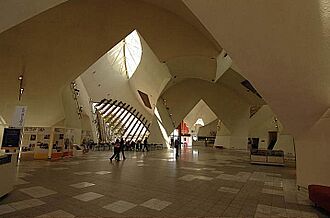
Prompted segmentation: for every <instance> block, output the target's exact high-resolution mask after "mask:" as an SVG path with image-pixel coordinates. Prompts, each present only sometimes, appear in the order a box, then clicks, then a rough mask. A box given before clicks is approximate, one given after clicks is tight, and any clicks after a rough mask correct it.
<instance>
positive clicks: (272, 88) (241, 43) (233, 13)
mask: <svg viewBox="0 0 330 218" xmlns="http://www.w3.org/2000/svg"><path fill="white" fill-rule="evenodd" d="M184 2H185V3H186V5H187V6H188V7H189V8H190V9H191V10H192V11H193V13H194V14H195V15H196V16H197V17H198V18H199V19H200V21H201V22H202V23H203V24H204V26H205V27H206V28H207V29H208V30H209V31H210V32H211V34H212V35H213V36H214V38H215V39H216V40H217V41H218V42H219V43H220V44H221V45H222V46H223V47H224V48H225V49H226V51H227V52H228V53H229V55H230V57H231V58H232V59H233V60H234V62H235V63H236V64H237V66H238V67H239V68H240V69H241V73H242V74H243V75H244V76H245V77H246V78H247V79H248V80H249V81H250V82H251V83H252V84H253V85H254V86H255V88H256V89H257V90H258V91H259V93H260V94H261V95H262V96H263V97H264V99H265V100H266V101H267V102H268V104H269V105H270V107H271V108H272V109H273V111H274V112H275V113H276V114H277V115H278V118H279V119H280V120H281V121H282V123H283V125H284V126H285V127H286V128H287V130H288V131H290V133H291V134H292V135H293V136H294V137H295V139H296V140H295V141H296V150H297V183H298V184H302V185H303V186H307V185H308V184H312V183H322V184H326V185H330V173H328V172H329V170H328V169H327V168H326V167H325V166H329V158H328V156H329V154H330V149H329V146H328V145H329V138H328V136H326V135H329V134H326V132H327V133H329V132H330V127H329V125H328V121H326V120H324V119H321V120H320V117H321V116H322V115H323V114H324V113H325V111H326V110H327V109H328V108H329V106H330V86H329V84H330V74H329V71H330V65H329V61H328V60H329V57H330V50H329V44H330V28H329V26H330V20H329V19H328V18H329V14H330V13H329V10H327V8H328V7H329V6H330V3H329V2H328V1H310V0H292V1H276V0H273V1H262V2H261V1H258V0H254V1H232V0H223V1H212V0H205V1H197V0H185V1H184ZM308 51H312V52H308ZM299 156H300V157H299Z"/></svg>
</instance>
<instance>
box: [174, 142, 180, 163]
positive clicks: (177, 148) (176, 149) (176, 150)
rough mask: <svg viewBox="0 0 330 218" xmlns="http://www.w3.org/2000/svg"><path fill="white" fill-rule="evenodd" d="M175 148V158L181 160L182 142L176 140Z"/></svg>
mask: <svg viewBox="0 0 330 218" xmlns="http://www.w3.org/2000/svg"><path fill="white" fill-rule="evenodd" d="M174 147H175V158H176V159H178V158H179V147H180V142H179V140H178V139H175V141H174Z"/></svg>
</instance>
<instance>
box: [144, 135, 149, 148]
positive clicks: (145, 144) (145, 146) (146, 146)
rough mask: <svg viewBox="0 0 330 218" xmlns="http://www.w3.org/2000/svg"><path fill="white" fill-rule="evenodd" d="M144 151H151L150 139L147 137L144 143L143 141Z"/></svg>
mask: <svg viewBox="0 0 330 218" xmlns="http://www.w3.org/2000/svg"><path fill="white" fill-rule="evenodd" d="M143 146H144V147H143V151H144V149H146V150H147V151H149V149H148V138H147V137H146V138H145V139H144V141H143Z"/></svg>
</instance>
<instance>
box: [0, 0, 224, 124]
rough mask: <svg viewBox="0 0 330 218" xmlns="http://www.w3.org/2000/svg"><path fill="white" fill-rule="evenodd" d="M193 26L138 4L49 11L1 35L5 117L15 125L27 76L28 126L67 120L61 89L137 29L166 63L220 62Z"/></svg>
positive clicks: (102, 0) (74, 2)
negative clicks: (182, 60) (14, 113)
mask: <svg viewBox="0 0 330 218" xmlns="http://www.w3.org/2000/svg"><path fill="white" fill-rule="evenodd" d="M186 10H187V9H186ZM87 12H88V13H87ZM87 14H88V16H87ZM194 23H196V22H193V23H191V22H187V21H186V19H184V18H182V17H180V16H178V15H177V14H175V13H172V12H170V11H169V10H167V9H164V8H161V7H159V6H157V5H155V4H149V3H147V2H144V1H136V0H128V1H115V0H112V1H109V0H98V1H80V0H71V1H67V2H65V3H63V4H60V5H58V6H57V7H54V8H52V9H50V10H47V11H45V12H43V13H41V14H39V15H37V16H35V17H32V18H31V19H28V20H26V21H25V22H23V23H21V24H19V25H17V26H15V27H13V28H11V29H9V30H7V31H5V32H3V33H1V34H0V66H1V67H0V75H1V78H2V79H1V82H0V100H1V101H2V102H6V103H5V104H1V105H0V113H1V114H3V116H4V117H5V119H6V120H9V119H10V117H11V113H12V111H13V107H14V106H15V105H16V104H17V103H18V102H17V92H18V87H17V86H18V81H17V78H18V76H19V75H20V74H21V73H22V72H24V88H25V91H24V95H23V100H22V102H21V104H24V105H27V106H28V108H29V113H28V114H27V120H26V124H27V125H38V126H40V125H41V126H43V125H52V124H53V123H55V122H57V121H58V120H61V119H63V110H62V106H61V99H60V97H59V92H60V90H61V88H62V87H64V86H65V85H67V84H69V82H71V81H72V80H74V79H75V78H76V77H77V76H78V75H80V74H81V73H82V72H84V71H85V70H86V69H87V68H88V67H89V66H90V65H92V64H93V63H94V62H95V61H96V60H97V59H98V58H99V57H101V56H102V55H103V54H104V53H106V52H107V51H108V50H109V49H110V48H111V47H113V46H114V45H115V44H116V43H117V42H119V41H120V40H121V39H123V38H124V37H125V36H126V35H127V34H128V33H130V32H131V31H132V30H134V29H137V30H138V31H139V32H140V33H141V35H143V37H144V39H145V40H146V41H147V42H148V44H149V46H150V47H151V48H152V50H153V51H154V53H155V54H156V56H157V57H158V58H159V60H161V61H165V62H166V61H167V60H169V59H174V58H176V57H185V56H205V57H209V58H211V57H216V56H217V55H218V53H219V52H220V51H219V46H218V45H217V44H215V43H214V41H212V40H210V37H209V36H206V35H205V32H201V25H200V24H199V27H197V26H194ZM196 24H198V23H196ZM210 61H211V59H210ZM191 64H192V65H194V62H193V61H192V62H191ZM49 99H52V100H51V101H50V100H49ZM45 102H47V104H45ZM37 111H38V113H36V112H37ZM50 114H51V116H50Z"/></svg>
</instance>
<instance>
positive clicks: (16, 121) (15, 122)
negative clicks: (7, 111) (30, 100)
mask: <svg viewBox="0 0 330 218" xmlns="http://www.w3.org/2000/svg"><path fill="white" fill-rule="evenodd" d="M26 111H27V106H16V108H15V112H14V115H13V119H12V122H11V127H15V128H23V127H24V122H25V115H26Z"/></svg>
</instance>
